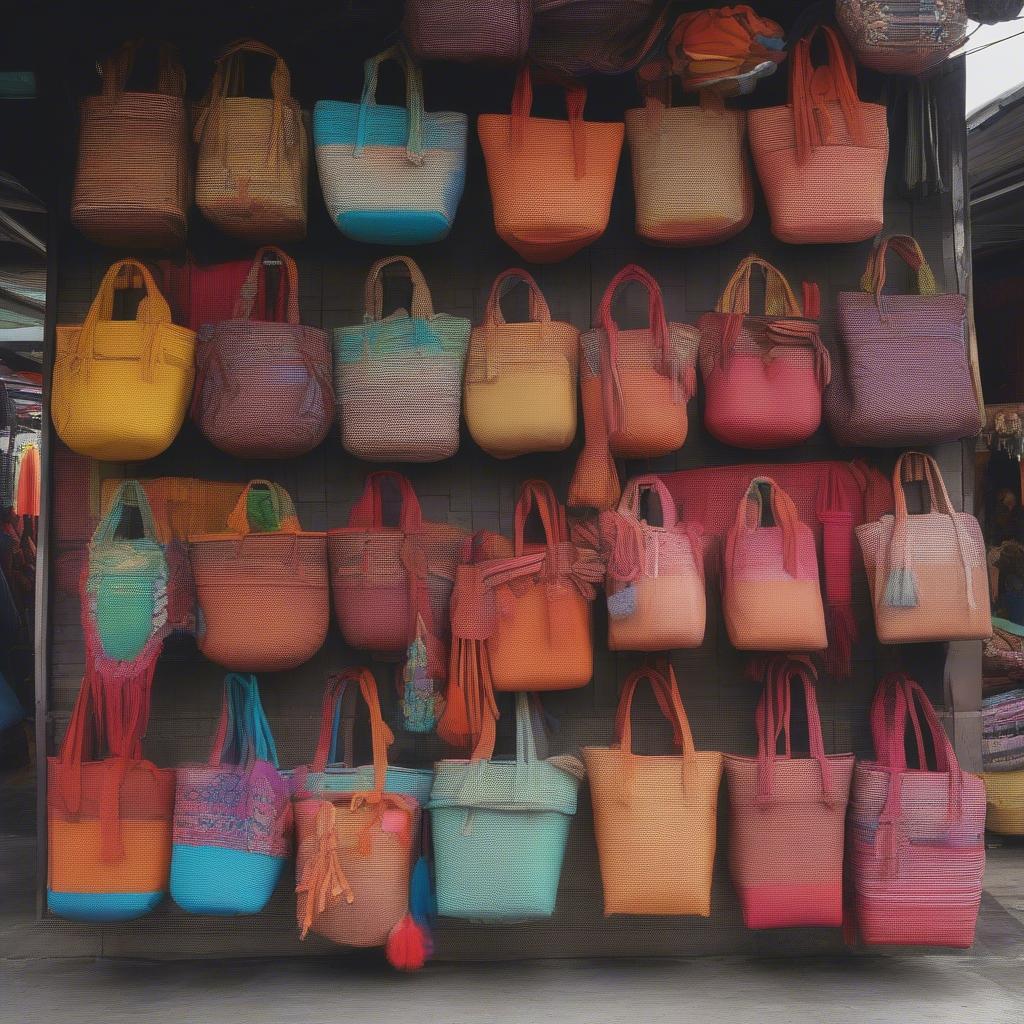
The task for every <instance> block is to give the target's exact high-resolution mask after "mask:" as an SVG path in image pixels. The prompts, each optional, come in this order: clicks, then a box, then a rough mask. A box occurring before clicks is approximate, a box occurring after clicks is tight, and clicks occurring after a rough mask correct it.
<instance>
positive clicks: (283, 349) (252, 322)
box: [192, 246, 334, 459]
mask: <svg viewBox="0 0 1024 1024" xmlns="http://www.w3.org/2000/svg"><path fill="white" fill-rule="evenodd" d="M271 266H274V267H276V268H279V271H278V272H279V273H280V275H281V277H283V278H284V282H285V284H284V287H285V289H286V294H287V305H286V308H285V313H284V316H282V317H281V318H280V320H279V321H277V322H274V321H272V320H270V319H269V318H265V319H256V318H255V311H256V307H257V297H258V296H259V295H260V294H261V293H262V294H264V295H266V294H267V292H268V291H269V288H268V286H267V284H266V279H267V277H268V275H269V273H270V267H271ZM192 418H193V419H194V420H195V421H196V423H197V424H198V425H199V429H200V430H202V432H203V433H204V434H205V435H206V437H207V438H208V439H209V440H210V442H211V443H212V444H214V445H215V446H216V447H218V448H219V449H220V450H221V451H224V452H227V453H228V454H229V455H234V456H236V457H237V458H279V459H285V458H291V457H293V456H296V455H303V454H305V453H306V452H308V451H312V449H314V448H315V447H316V446H317V445H318V444H320V442H321V441H323V439H324V438H325V437H327V435H328V433H329V432H330V429H331V426H332V424H333V422H334V390H333V386H332V383H331V351H330V347H329V345H328V342H327V332H326V331H322V330H320V328H318V327H304V326H302V325H301V324H300V323H299V275H298V270H297V269H296V266H295V260H293V259H292V258H291V257H290V256H289V255H288V254H287V253H285V252H282V251H281V250H280V249H278V248H276V247H275V246H264V247H263V248H262V249H260V250H259V251H258V252H257V253H256V256H255V258H254V259H253V261H252V264H251V267H250V269H249V274H248V277H247V278H246V279H245V282H244V283H243V284H242V287H241V289H240V291H239V293H238V298H237V299H236V300H235V308H234V311H233V315H232V317H231V319H228V320H223V321H221V322H220V323H213V324H206V325H205V326H203V327H202V328H201V329H200V331H199V339H198V343H197V346H196V384H195V390H194V395H193V399H192Z"/></svg>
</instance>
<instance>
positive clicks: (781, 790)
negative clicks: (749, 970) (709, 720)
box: [725, 657, 854, 928]
mask: <svg viewBox="0 0 1024 1024" xmlns="http://www.w3.org/2000/svg"><path fill="white" fill-rule="evenodd" d="M764 668H765V681H764V689H763V691H762V692H761V699H760V701H759V702H758V705H757V713H756V726H757V756H756V757H741V756H739V755H737V754H726V755H725V776H726V780H727V781H728V786H729V869H730V873H731V874H732V882H733V886H734V887H735V889H736V894H737V896H739V900H740V907H741V908H742V911H743V923H744V924H745V925H746V926H747V927H748V928H792V927H830V928H839V927H840V926H841V925H842V923H843V834H844V833H843V825H844V822H845V819H846V804H847V800H848V798H849V795H850V781H851V779H852V778H853V765H854V756H853V754H826V753H825V745H824V741H823V740H822V735H821V719H820V718H819V717H818V702H817V697H816V695H815V692H814V682H813V680H812V673H813V671H814V670H813V668H812V667H811V665H810V662H809V661H808V660H806V659H800V660H794V659H788V658H784V657H774V658H771V659H769V660H768V662H767V664H766V665H765V666H764ZM794 680H797V681H799V682H800V683H802V685H803V691H804V699H805V703H806V706H807V735H808V739H809V744H810V755H809V756H808V757H794V756H793V748H792V741H791V735H790V734H791V724H790V715H791V698H792V694H791V691H792V686H793V682H794ZM780 739H781V740H782V745H783V752H782V753H781V754H780V753H778V746H779V740H780Z"/></svg>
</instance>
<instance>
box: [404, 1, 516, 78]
mask: <svg viewBox="0 0 1024 1024" xmlns="http://www.w3.org/2000/svg"><path fill="white" fill-rule="evenodd" d="M532 25H533V0H407V2H406V4H405V18H404V20H403V21H402V34H403V35H404V37H405V41H406V45H408V47H409V49H410V50H411V51H412V52H413V53H414V54H415V55H416V57H417V58H418V59H419V60H454V61H461V62H472V63H475V62H476V61H483V62H486V63H492V64H517V63H518V62H519V61H521V60H522V59H523V58H524V57H525V56H526V48H527V47H528V46H529V45H530V28H531V26H532Z"/></svg>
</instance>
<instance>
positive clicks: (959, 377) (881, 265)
mask: <svg viewBox="0 0 1024 1024" xmlns="http://www.w3.org/2000/svg"><path fill="white" fill-rule="evenodd" d="M890 251H892V252H895V253H897V254H898V255H899V256H900V257H901V258H902V259H904V260H905V261H906V262H907V264H908V266H909V267H910V268H911V269H912V270H913V271H914V272H915V275H916V278H917V292H918V293H917V294H916V295H883V294H882V289H883V288H884V286H885V280H886V274H885V258H886V255H887V254H888V253H889V252H890ZM966 305H967V300H966V298H965V297H964V296H963V295H957V294H942V295H940V294H938V291H937V288H936V285H935V277H934V275H933V274H932V271H931V267H929V266H928V262H927V261H926V260H925V258H924V254H923V253H922V252H921V247H920V245H918V243H917V242H916V241H915V240H914V239H913V238H911V237H910V236H909V235H893V236H891V237H889V238H885V239H882V240H881V241H880V242H879V243H878V244H877V245H876V246H875V249H874V252H872V254H871V256H870V257H869V259H868V265H867V269H866V270H865V271H864V276H863V277H862V278H861V291H859V292H840V293H839V296H838V298H837V300H836V306H837V313H838V317H837V318H838V326H839V332H840V334H841V336H842V342H843V343H842V348H841V357H840V367H839V372H838V373H836V375H835V379H834V381H833V384H832V387H831V389H830V391H829V394H828V402H827V409H828V416H829V423H830V426H831V428H832V433H833V434H834V435H835V438H836V440H837V441H838V442H839V443H840V444H842V445H847V446H852V445H872V446H874V447H879V448H897V447H903V446H906V445H933V444H941V443H942V442H944V441H957V440H959V439H960V438H964V437H974V436H976V435H977V433H978V431H979V430H980V429H981V423H982V420H981V413H980V410H979V408H978V399H977V397H976V395H975V391H974V381H973V378H972V376H971V368H970V366H969V364H968V362H967V352H966V350H965V347H964V317H965V314H966Z"/></svg>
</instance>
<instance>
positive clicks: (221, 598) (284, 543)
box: [189, 480, 330, 672]
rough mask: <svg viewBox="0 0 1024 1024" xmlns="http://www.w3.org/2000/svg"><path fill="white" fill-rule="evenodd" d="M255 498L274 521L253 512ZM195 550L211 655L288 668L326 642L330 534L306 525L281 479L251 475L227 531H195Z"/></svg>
mask: <svg viewBox="0 0 1024 1024" xmlns="http://www.w3.org/2000/svg"><path fill="white" fill-rule="evenodd" d="M257 496H259V497H260V498H262V499H264V500H265V501H268V502H269V503H270V505H271V506H273V509H274V511H273V513H272V519H271V522H270V523H267V522H265V521H262V522H261V520H260V518H258V517H257V515H256V514H255V507H256V499H257ZM261 504H262V502H261ZM261 530H262V532H258V531H261ZM189 555H190V558H191V561H192V573H193V575H194V577H195V585H196V599H197V602H198V605H199V612H200V615H201V616H202V617H201V620H200V623H199V626H198V629H197V633H198V636H197V640H196V642H197V644H198V646H199V650H200V651H201V652H202V653H203V654H205V655H206V657H207V658H209V659H210V661H213V662H216V663H217V664H218V665H222V666H223V667H224V668H226V669H230V670H231V671H234V672H282V671H284V670H286V669H291V668H296V667H297V666H299V665H301V664H302V663H303V662H305V661H308V660H309V659H310V658H312V657H313V655H314V654H316V652H317V651H319V650H320V648H321V647H322V646H323V642H324V640H325V639H326V637H327V626H328V621H329V618H330V608H329V602H330V599H329V597H328V584H327V535H326V534H324V533H308V532H305V531H303V530H302V528H301V527H300V526H299V521H298V518H297V517H296V515H295V510H294V506H293V505H292V503H291V499H290V498H289V497H288V495H287V494H286V493H285V492H284V491H283V490H281V489H280V488H278V487H277V486H276V485H274V484H270V483H268V482H267V481H265V480H254V481H252V482H251V483H250V484H249V485H248V486H247V487H246V488H245V490H244V491H243V493H242V496H241V497H240V498H239V500H238V504H237V505H236V506H235V510H234V512H233V513H232V515H231V518H230V520H229V522H228V530H227V532H224V533H209V534H200V535H198V536H193V537H190V538H189Z"/></svg>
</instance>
